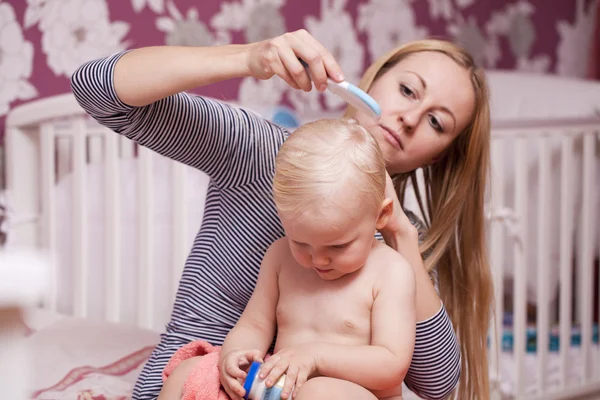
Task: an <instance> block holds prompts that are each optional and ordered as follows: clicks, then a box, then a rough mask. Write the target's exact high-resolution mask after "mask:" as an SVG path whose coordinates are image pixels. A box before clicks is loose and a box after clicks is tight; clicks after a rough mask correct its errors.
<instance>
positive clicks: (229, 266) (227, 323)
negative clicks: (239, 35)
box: [71, 53, 460, 400]
mask: <svg viewBox="0 0 600 400" xmlns="http://www.w3.org/2000/svg"><path fill="white" fill-rule="evenodd" d="M122 54H123V53H118V54H115V55H113V56H110V57H108V58H104V59H99V60H94V61H91V62H88V63H86V64H84V65H82V66H81V67H80V68H79V69H78V70H77V71H76V72H75V73H74V74H73V76H72V78H71V86H72V88H73V92H74V94H75V97H76V98H77V100H78V102H79V104H80V105H81V106H82V107H83V108H84V109H85V111H86V112H87V113H88V114H90V115H91V116H92V117H93V118H94V119H96V120H97V121H98V122H99V123H100V124H102V125H104V126H106V127H108V128H110V129H112V130H113V131H115V132H117V133H119V134H122V135H124V136H126V137H127V138H129V139H132V140H134V141H135V142H137V143H138V144H140V145H141V146H145V147H147V148H149V149H152V150H154V151H156V152H157V153H160V154H162V155H164V156H166V157H169V158H171V159H173V160H177V161H179V162H182V163H185V164H187V165H190V166H192V167H194V168H198V169H199V170H201V171H203V172H205V173H206V174H207V175H208V176H209V177H210V183H209V188H208V192H207V196H206V201H205V210H204V216H203V221H202V226H201V228H200V231H199V232H198V234H197V235H196V238H195V240H194V243H193V247H192V249H191V252H190V254H189V256H188V258H187V260H186V263H185V267H184V270H183V274H182V277H181V280H180V282H179V288H178V291H177V295H176V299H175V304H174V306H173V312H172V316H171V320H170V322H169V323H168V324H167V326H166V329H165V332H164V333H163V334H162V335H161V340H160V343H159V344H158V345H157V347H156V349H155V350H154V352H153V353H152V355H151V357H150V359H149V360H148V362H147V363H146V365H145V367H144V369H143V371H142V372H141V374H140V376H139V378H138V380H137V383H136V386H135V388H134V392H133V398H134V399H136V400H137V399H139V400H142V399H156V398H157V397H158V394H159V392H160V390H161V387H162V383H163V382H162V378H161V373H162V370H163V368H164V367H165V365H166V364H167V362H168V360H169V358H170V357H171V356H172V355H173V353H174V352H175V351H176V350H177V349H179V348H180V347H181V346H183V345H185V344H186V343H188V342H190V341H192V340H198V339H202V340H206V341H208V342H210V343H212V344H214V345H220V344H222V342H223V340H224V339H225V336H226V335H227V333H228V332H229V330H230V329H231V328H232V327H233V326H234V325H235V323H236V322H237V320H238V318H239V317H240V315H241V313H242V311H243V310H244V307H245V306H246V303H247V302H248V300H249V299H250V296H251V294H252V291H253V289H254V286H255V284H256V279H257V276H258V270H259V267H260V263H261V260H262V258H263V255H264V254H265V252H266V250H267V248H268V247H269V245H270V244H271V243H273V242H274V241H275V240H277V239H279V238H281V237H283V235H284V231H283V228H282V226H281V223H280V221H279V218H278V217H277V212H276V209H275V204H274V201H273V195H272V191H271V184H272V179H273V173H274V166H275V156H276V155H277V152H278V150H279V148H280V146H281V145H282V143H283V142H284V141H285V140H286V138H287V137H288V136H289V134H290V133H289V131H287V130H286V129H283V128H282V127H280V126H278V125H276V124H274V123H272V122H270V121H268V120H266V119H264V118H261V117H260V116H258V115H256V114H254V113H252V112H249V111H246V110H244V109H240V108H234V107H231V106H229V105H226V104H222V103H220V102H217V101H214V100H210V99H207V98H203V97H201V96H195V95H190V94H186V93H180V94H177V95H173V96H170V97H168V98H165V99H163V100H160V101H157V102H155V103H153V104H150V105H148V106H145V107H131V106H128V105H126V104H124V103H123V102H121V101H120V100H119V98H118V97H117V95H116V92H115V88H114V84H113V74H114V66H115V63H116V62H117V60H118V59H119V58H120V56H121V55H122ZM459 376H460V349H459V346H458V341H457V338H456V335H455V333H454V330H453V328H452V324H451V322H450V318H449V317H448V314H447V312H446V310H445V308H444V307H443V306H442V307H441V308H440V310H439V312H438V313H437V314H436V315H434V316H433V317H431V318H430V319H428V320H426V321H421V322H418V323H417V329H416V341H415V349H414V354H413V359H412V363H411V366H410V369H409V370H408V373H407V375H406V378H405V383H406V385H407V386H408V387H409V388H410V389H411V390H412V391H414V392H415V393H416V394H417V395H419V396H420V397H423V398H426V399H440V398H445V397H447V396H448V395H449V394H450V392H451V391H452V390H454V388H455V387H456V385H457V383H458V379H459Z"/></svg>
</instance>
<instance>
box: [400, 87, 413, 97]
mask: <svg viewBox="0 0 600 400" xmlns="http://www.w3.org/2000/svg"><path fill="white" fill-rule="evenodd" d="M400 92H401V93H402V94H403V95H405V96H408V97H415V92H413V91H412V90H411V89H410V88H409V87H408V86H406V85H404V84H400Z"/></svg>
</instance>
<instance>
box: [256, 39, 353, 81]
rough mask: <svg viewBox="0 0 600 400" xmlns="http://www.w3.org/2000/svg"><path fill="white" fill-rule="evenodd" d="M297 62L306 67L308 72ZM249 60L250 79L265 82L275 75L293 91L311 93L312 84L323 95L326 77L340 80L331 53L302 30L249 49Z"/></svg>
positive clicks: (340, 77) (339, 74)
mask: <svg viewBox="0 0 600 400" xmlns="http://www.w3.org/2000/svg"><path fill="white" fill-rule="evenodd" d="M298 58H301V59H302V60H304V61H305V62H306V64H308V69H309V72H307V71H306V69H305V68H304V66H303V65H302V64H301V63H300V61H299V60H298ZM249 60H250V61H249V66H250V71H251V72H252V75H253V76H254V77H256V78H258V79H269V78H271V77H272V76H273V75H277V76H279V77H280V78H281V79H283V80H284V81H285V82H286V83H287V84H288V85H290V86H291V87H293V88H294V89H298V88H300V89H302V90H304V91H307V92H308V91H310V90H311V89H312V82H314V83H315V87H316V88H317V89H318V90H321V91H323V90H325V88H326V87H327V79H328V77H330V78H332V79H333V80H335V81H341V80H343V74H342V70H341V68H340V66H339V65H338V63H337V62H336V60H335V59H334V58H333V56H332V55H331V53H329V51H327V49H325V47H324V46H323V45H322V44H321V43H319V41H317V40H316V39H315V38H314V37H313V36H312V35H311V34H310V33H308V32H307V31H306V30H304V29H301V30H299V31H295V32H290V33H285V34H283V35H281V36H278V37H276V38H273V39H269V40H266V41H264V42H260V43H257V44H255V45H253V46H252V50H251V52H250V57H249Z"/></svg>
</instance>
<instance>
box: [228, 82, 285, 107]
mask: <svg viewBox="0 0 600 400" xmlns="http://www.w3.org/2000/svg"><path fill="white" fill-rule="evenodd" d="M287 88H288V86H287V83H285V82H284V81H283V80H282V79H268V80H256V79H254V78H244V79H243V80H242V83H241V84H240V89H239V93H238V102H239V104H240V105H241V106H243V107H247V108H249V109H251V110H253V111H255V112H257V113H259V114H263V115H266V114H267V113H268V112H270V110H272V109H274V108H275V107H277V106H278V105H280V104H281V100H282V97H283V94H284V93H285V92H286V90H287Z"/></svg>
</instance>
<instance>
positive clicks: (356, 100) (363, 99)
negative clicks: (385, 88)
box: [298, 58, 381, 121]
mask: <svg viewBox="0 0 600 400" xmlns="http://www.w3.org/2000/svg"><path fill="white" fill-rule="evenodd" d="M298 60H299V61H300V63H302V65H303V66H304V68H306V72H308V76H311V75H310V71H309V69H308V64H307V63H306V62H305V61H304V60H302V59H301V58H299V59H298ZM311 79H312V77H311ZM327 89H329V91H331V92H332V93H333V94H335V95H337V96H338V97H340V98H341V99H342V100H344V101H345V102H346V103H348V104H350V105H351V106H352V107H354V108H356V109H357V110H358V111H362V112H363V113H365V114H367V115H368V116H370V117H371V118H373V119H374V120H376V121H377V120H379V118H380V117H381V107H379V104H377V102H376V101H375V100H374V99H373V98H372V97H371V96H369V95H368V94H367V93H365V92H364V91H363V90H362V89H359V88H358V87H357V86H354V85H353V84H351V83H350V82H346V81H342V82H336V81H334V80H333V79H331V78H327Z"/></svg>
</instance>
